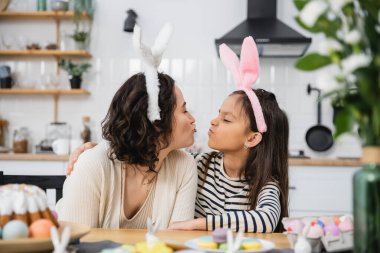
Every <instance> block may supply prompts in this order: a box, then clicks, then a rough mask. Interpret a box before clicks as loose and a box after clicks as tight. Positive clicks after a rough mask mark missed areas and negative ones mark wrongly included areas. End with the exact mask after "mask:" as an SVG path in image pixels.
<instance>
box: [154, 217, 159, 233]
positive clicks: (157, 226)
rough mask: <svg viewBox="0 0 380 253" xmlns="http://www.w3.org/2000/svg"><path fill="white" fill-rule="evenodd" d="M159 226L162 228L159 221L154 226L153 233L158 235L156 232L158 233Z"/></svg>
mask: <svg viewBox="0 0 380 253" xmlns="http://www.w3.org/2000/svg"><path fill="white" fill-rule="evenodd" d="M159 226H160V221H159V220H157V221H156V223H154V225H153V229H152V230H153V233H156V232H157V230H158V228H159Z"/></svg>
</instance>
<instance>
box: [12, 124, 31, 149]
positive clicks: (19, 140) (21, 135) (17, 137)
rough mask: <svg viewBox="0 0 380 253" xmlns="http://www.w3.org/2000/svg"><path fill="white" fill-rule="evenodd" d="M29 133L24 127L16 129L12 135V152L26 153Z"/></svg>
mask: <svg viewBox="0 0 380 253" xmlns="http://www.w3.org/2000/svg"><path fill="white" fill-rule="evenodd" d="M28 138H29V131H28V128H26V127H21V128H20V129H16V130H15V131H14V133H13V152H14V153H27V152H28Z"/></svg>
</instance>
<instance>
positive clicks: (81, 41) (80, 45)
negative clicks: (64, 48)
mask: <svg viewBox="0 0 380 253" xmlns="http://www.w3.org/2000/svg"><path fill="white" fill-rule="evenodd" d="M89 36H90V33H89V32H85V31H79V30H78V29H76V30H75V31H74V33H73V34H72V35H71V38H73V40H74V42H75V49H77V50H86V49H87V45H88V41H89V40H88V39H89Z"/></svg>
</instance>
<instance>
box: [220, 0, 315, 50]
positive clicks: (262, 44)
mask: <svg viewBox="0 0 380 253" xmlns="http://www.w3.org/2000/svg"><path fill="white" fill-rule="evenodd" d="M247 1H248V17H247V19H246V20H245V21H243V22H242V23H240V24H239V25H238V26H236V27H235V28H234V29H232V30H231V31H230V32H228V33H227V34H225V35H224V36H223V37H221V38H220V39H216V40H215V45H216V50H217V51H218V53H219V45H221V44H223V43H225V44H227V45H228V46H229V47H230V48H231V49H232V50H233V51H234V52H235V53H236V54H237V55H240V48H241V44H242V42H243V39H244V38H245V37H247V36H252V37H253V38H254V40H255V42H256V44H257V49H258V51H259V54H260V56H261V57H300V56H302V55H304V54H305V52H306V50H307V49H308V48H309V45H310V43H311V38H307V37H305V36H303V35H302V34H300V33H298V32H296V31H295V30H293V29H292V28H290V27H289V26H287V25H286V24H284V23H283V22H281V21H280V20H278V19H277V17H276V12H277V2H276V0H247Z"/></svg>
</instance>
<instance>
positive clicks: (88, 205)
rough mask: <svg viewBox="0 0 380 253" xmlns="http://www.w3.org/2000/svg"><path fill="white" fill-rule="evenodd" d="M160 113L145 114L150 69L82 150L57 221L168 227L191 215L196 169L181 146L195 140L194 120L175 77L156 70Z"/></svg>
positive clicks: (127, 86)
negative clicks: (148, 223)
mask: <svg viewBox="0 0 380 253" xmlns="http://www.w3.org/2000/svg"><path fill="white" fill-rule="evenodd" d="M158 82H159V94H158V106H159V109H160V112H159V114H160V120H155V121H151V120H150V119H149V117H148V109H149V95H150V94H148V92H147V84H146V78H145V75H144V74H142V73H139V74H136V75H134V76H132V77H130V78H129V79H128V80H127V81H126V82H125V83H124V84H123V85H122V86H121V87H120V89H119V90H118V91H117V92H116V94H115V96H114V98H113V100H112V102H111V105H110V108H109V110H108V113H107V116H106V118H105V119H104V121H103V122H102V133H103V138H104V141H103V142H100V143H99V145H97V146H96V147H95V148H93V149H91V150H88V151H86V152H84V153H83V155H81V156H80V157H79V159H78V160H77V162H76V164H75V169H74V170H73V172H72V173H71V175H70V176H69V177H68V178H67V179H66V181H65V184H64V187H63V198H62V199H61V200H60V201H59V202H58V203H57V211H58V215H59V219H60V220H65V221H72V222H78V223H82V224H87V225H89V226H91V227H102V228H146V221H147V219H148V217H151V218H152V220H153V222H159V227H160V228H167V227H168V226H169V224H171V223H173V222H178V221H183V220H189V219H192V218H193V217H194V205H195V204H194V203H195V194H196V189H197V171H196V164H195V162H194V159H193V158H192V157H191V156H190V155H187V154H186V153H185V152H182V151H179V150H178V149H180V148H184V147H188V146H190V145H192V143H193V142H194V131H195V120H194V118H193V117H192V115H191V114H190V113H189V112H188V111H187V110H186V102H185V100H184V98H183V95H182V92H181V90H180V89H179V88H178V87H177V86H176V85H175V83H174V80H173V79H172V78H171V77H170V76H168V75H166V74H162V73H159V74H158Z"/></svg>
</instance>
